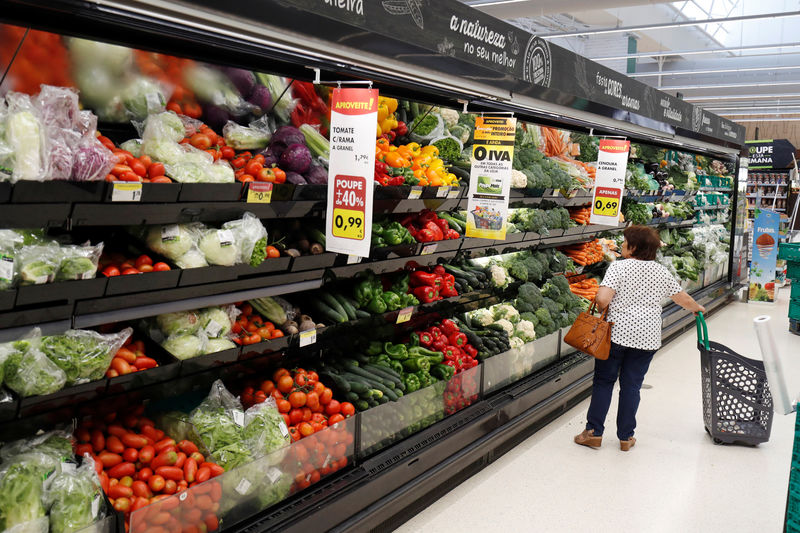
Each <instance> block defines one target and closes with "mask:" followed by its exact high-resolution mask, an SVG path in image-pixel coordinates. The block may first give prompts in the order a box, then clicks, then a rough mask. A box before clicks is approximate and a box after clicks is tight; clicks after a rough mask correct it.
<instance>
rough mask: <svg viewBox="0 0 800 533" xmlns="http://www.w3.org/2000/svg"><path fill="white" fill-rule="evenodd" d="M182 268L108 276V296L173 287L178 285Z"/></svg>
mask: <svg viewBox="0 0 800 533" xmlns="http://www.w3.org/2000/svg"><path fill="white" fill-rule="evenodd" d="M180 277H181V270H180V269H178V268H173V269H172V270H165V271H160V272H156V271H153V272H146V273H144V274H136V275H133V274H131V275H127V276H112V277H110V278H108V284H107V285H106V293H105V294H106V296H117V295H120V294H131V293H135V292H148V291H160V290H163V289H173V288H175V287H177V286H178V280H179V279H180Z"/></svg>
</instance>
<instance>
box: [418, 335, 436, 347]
mask: <svg viewBox="0 0 800 533" xmlns="http://www.w3.org/2000/svg"><path fill="white" fill-rule="evenodd" d="M417 335H419V343H420V344H421V345H423V346H424V347H426V348H427V347H428V346H430V345H431V344H433V336H432V335H431V334H430V333H428V332H427V331H420V332H419V333H418V334H417Z"/></svg>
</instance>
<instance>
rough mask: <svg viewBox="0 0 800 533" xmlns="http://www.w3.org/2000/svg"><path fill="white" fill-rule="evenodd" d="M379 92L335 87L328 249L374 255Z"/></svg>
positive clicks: (332, 116)
mask: <svg viewBox="0 0 800 533" xmlns="http://www.w3.org/2000/svg"><path fill="white" fill-rule="evenodd" d="M377 121H378V90H377V89H334V90H333V98H332V100H331V127H330V137H331V154H330V161H329V165H328V213H327V216H326V220H325V249H326V250H327V251H329V252H337V253H340V254H349V255H357V256H360V257H369V248H370V241H371V239H372V197H373V191H374V184H373V181H374V177H375V147H374V146H375V124H377Z"/></svg>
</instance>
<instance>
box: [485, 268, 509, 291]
mask: <svg viewBox="0 0 800 533" xmlns="http://www.w3.org/2000/svg"><path fill="white" fill-rule="evenodd" d="M489 275H490V276H491V277H492V285H494V286H495V287H496V288H498V289H505V288H506V287H508V284H509V283H511V278H510V277H509V276H508V271H507V270H506V269H505V267H502V266H500V265H492V266H490V267H489Z"/></svg>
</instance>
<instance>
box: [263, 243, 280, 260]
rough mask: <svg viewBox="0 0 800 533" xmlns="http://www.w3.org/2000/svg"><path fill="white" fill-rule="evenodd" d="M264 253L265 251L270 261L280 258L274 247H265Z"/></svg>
mask: <svg viewBox="0 0 800 533" xmlns="http://www.w3.org/2000/svg"><path fill="white" fill-rule="evenodd" d="M266 251H267V257H268V258H270V259H275V258H277V257H280V256H281V251H280V250H278V249H277V248H276V247H275V246H272V245H270V246H267V249H266Z"/></svg>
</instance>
